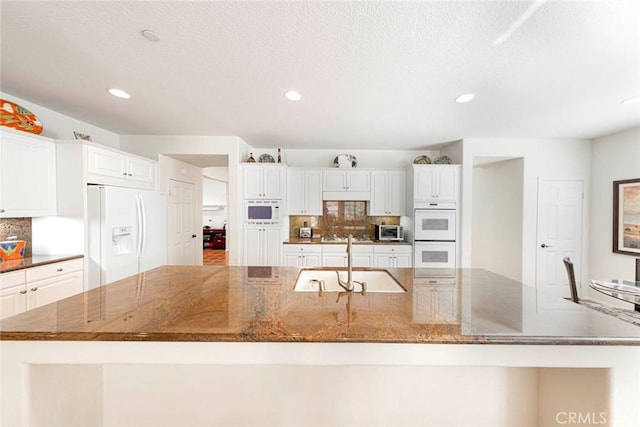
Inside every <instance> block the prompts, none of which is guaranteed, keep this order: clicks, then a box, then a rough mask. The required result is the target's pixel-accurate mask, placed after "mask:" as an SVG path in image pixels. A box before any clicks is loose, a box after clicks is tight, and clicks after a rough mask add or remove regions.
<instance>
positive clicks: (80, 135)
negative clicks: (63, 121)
mask: <svg viewBox="0 0 640 427" xmlns="http://www.w3.org/2000/svg"><path fill="white" fill-rule="evenodd" d="M73 136H75V137H76V139H81V140H83V141H91V135H87V134H85V133H80V132H76V131H74V132H73Z"/></svg>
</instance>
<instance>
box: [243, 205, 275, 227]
mask: <svg viewBox="0 0 640 427" xmlns="http://www.w3.org/2000/svg"><path fill="white" fill-rule="evenodd" d="M280 202H281V201H280V200H245V201H244V222H245V223H247V224H251V223H259V224H278V223H280Z"/></svg>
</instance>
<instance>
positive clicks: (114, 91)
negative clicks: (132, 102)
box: [108, 89, 131, 99]
mask: <svg viewBox="0 0 640 427" xmlns="http://www.w3.org/2000/svg"><path fill="white" fill-rule="evenodd" d="M108 92H109V93H110V94H111V95H113V96H117V97H118V98H123V99H129V98H131V95H129V94H128V93H127V92H125V91H123V90H121V89H108Z"/></svg>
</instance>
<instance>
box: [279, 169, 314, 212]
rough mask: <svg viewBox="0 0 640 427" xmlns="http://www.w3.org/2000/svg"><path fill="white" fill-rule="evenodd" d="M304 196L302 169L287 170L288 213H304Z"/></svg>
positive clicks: (303, 174)
mask: <svg viewBox="0 0 640 427" xmlns="http://www.w3.org/2000/svg"><path fill="white" fill-rule="evenodd" d="M305 197H306V195H305V172H304V170H289V171H288V172H287V209H288V212H289V215H303V214H304V212H305V209H306V206H305V203H304V202H305ZM320 197H322V196H320Z"/></svg>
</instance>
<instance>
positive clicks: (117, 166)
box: [87, 146, 127, 184]
mask: <svg viewBox="0 0 640 427" xmlns="http://www.w3.org/2000/svg"><path fill="white" fill-rule="evenodd" d="M87 155H88V156H89V162H88V164H87V172H88V173H91V174H96V175H103V176H108V177H111V178H126V177H127V169H126V156H125V155H124V154H121V153H117V152H115V151H110V150H102V149H100V148H96V147H92V146H89V147H87ZM96 184H100V183H99V182H97V183H96Z"/></svg>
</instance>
